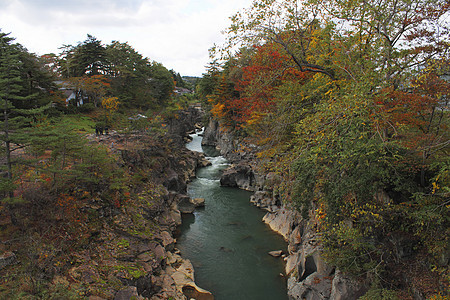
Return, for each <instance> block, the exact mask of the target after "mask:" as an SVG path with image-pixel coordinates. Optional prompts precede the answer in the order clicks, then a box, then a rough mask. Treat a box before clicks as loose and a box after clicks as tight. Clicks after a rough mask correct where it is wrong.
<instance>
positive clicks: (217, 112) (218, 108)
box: [211, 103, 225, 118]
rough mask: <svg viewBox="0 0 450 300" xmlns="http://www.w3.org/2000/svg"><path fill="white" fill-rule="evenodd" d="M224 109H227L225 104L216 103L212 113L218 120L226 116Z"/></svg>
mask: <svg viewBox="0 0 450 300" xmlns="http://www.w3.org/2000/svg"><path fill="white" fill-rule="evenodd" d="M224 109H225V104H222V103H216V104H215V105H214V106H213V108H212V109H211V113H212V114H213V115H214V116H215V117H217V118H221V117H223V114H224Z"/></svg>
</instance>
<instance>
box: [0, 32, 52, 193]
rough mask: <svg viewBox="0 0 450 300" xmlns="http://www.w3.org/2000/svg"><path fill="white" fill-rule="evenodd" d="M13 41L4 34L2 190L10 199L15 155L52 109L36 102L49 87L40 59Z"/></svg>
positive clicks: (0, 45) (0, 66) (0, 42)
mask: <svg viewBox="0 0 450 300" xmlns="http://www.w3.org/2000/svg"><path fill="white" fill-rule="evenodd" d="M13 41H14V39H13V38H11V37H9V34H5V33H2V32H0V101H1V112H2V116H1V119H0V125H1V131H2V133H1V135H0V139H1V141H2V150H3V151H4V152H5V162H4V163H5V168H6V176H5V177H3V176H2V179H1V186H0V191H1V192H2V193H4V194H6V195H7V197H9V198H13V196H14V189H15V186H14V174H13V166H14V164H16V163H17V162H18V158H14V157H13V153H14V152H16V151H17V150H19V149H23V148H24V147H25V146H26V145H27V144H28V143H29V141H30V136H29V134H28V131H29V128H30V125H31V122H32V121H33V117H34V116H35V115H37V114H40V113H42V112H43V110H45V109H46V108H48V105H47V106H40V105H41V104H42V102H41V103H39V102H37V101H36V99H37V98H39V95H40V94H41V93H42V90H44V87H45V86H44V85H43V86H41V83H44V82H47V81H46V80H47V77H44V76H41V75H39V74H41V73H40V72H41V70H40V68H39V65H38V64H37V63H36V61H34V60H35V59H36V57H34V56H32V55H30V54H29V53H28V52H26V50H25V49H24V48H23V47H22V46H20V45H19V44H13V43H12V42H13ZM42 78H44V79H42ZM47 83H48V82H47ZM38 91H39V92H38ZM47 102H48V100H47ZM2 168H3V166H2Z"/></svg>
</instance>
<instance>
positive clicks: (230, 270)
mask: <svg viewBox="0 0 450 300" xmlns="http://www.w3.org/2000/svg"><path fill="white" fill-rule="evenodd" d="M192 136H193V138H194V139H193V141H192V142H190V143H189V144H188V145H187V147H188V148H189V149H191V150H194V151H201V152H204V153H205V155H206V156H207V158H208V159H209V160H210V161H211V162H212V166H209V167H205V168H202V169H200V170H198V172H197V178H196V179H195V180H193V181H192V182H191V183H190V184H189V186H188V194H189V196H191V197H192V198H204V199H205V204H206V205H205V208H202V209H197V210H196V211H195V212H194V214H192V215H184V216H183V225H182V226H181V228H180V236H179V237H178V240H177V247H178V248H179V249H180V251H181V255H182V256H183V257H185V258H188V259H190V260H191V262H192V264H193V265H194V269H195V281H196V283H197V284H198V285H199V286H200V287H202V288H204V289H206V290H209V291H210V292H212V293H213V294H214V296H215V299H217V300H278V299H280V300H282V299H287V298H288V297H287V292H286V281H285V279H284V278H283V277H282V276H281V273H283V271H284V263H283V260H282V258H274V257H272V256H270V255H269V254H268V252H269V251H272V250H284V251H285V250H286V247H287V245H286V243H285V241H284V240H283V238H282V237H281V236H280V235H277V234H275V233H274V232H272V231H271V230H270V228H269V227H268V226H267V225H266V224H264V223H263V222H262V217H263V216H264V211H262V210H260V209H258V208H257V207H255V206H253V205H252V204H251V203H250V202H249V199H250V195H251V193H249V192H247V191H243V190H240V189H237V188H228V187H221V186H220V183H219V179H220V174H221V172H222V171H223V170H224V169H225V168H226V167H227V166H228V163H227V161H226V160H225V159H224V158H223V157H222V156H218V153H217V151H215V149H207V148H205V149H202V147H201V145H200V143H201V137H200V136H198V135H197V134H196V135H192Z"/></svg>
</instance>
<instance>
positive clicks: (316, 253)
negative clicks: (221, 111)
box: [203, 121, 367, 300]
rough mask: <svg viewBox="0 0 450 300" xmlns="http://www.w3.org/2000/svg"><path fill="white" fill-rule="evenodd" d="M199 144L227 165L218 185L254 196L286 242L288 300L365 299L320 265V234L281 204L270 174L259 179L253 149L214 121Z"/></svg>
mask: <svg viewBox="0 0 450 300" xmlns="http://www.w3.org/2000/svg"><path fill="white" fill-rule="evenodd" d="M203 144H205V145H210V146H216V147H217V148H218V149H220V151H221V154H222V155H223V156H225V157H226V158H227V159H228V160H229V161H231V162H232V166H231V167H230V168H229V169H227V170H226V171H225V172H224V174H223V176H222V178H221V181H220V182H221V184H222V185H225V186H234V187H239V188H242V189H245V190H250V191H254V194H253V196H252V197H251V200H250V201H251V202H252V203H254V204H255V205H256V206H258V207H260V208H261V209H264V210H266V211H267V213H266V215H265V216H264V218H263V221H264V222H265V223H267V224H268V225H269V226H270V228H271V229H272V230H274V231H276V232H278V233H279V234H281V235H282V236H283V237H284V238H285V240H286V241H287V242H288V253H287V255H285V256H284V260H285V262H286V267H285V272H286V276H287V278H288V281H287V285H288V296H289V298H290V299H308V300H309V299H311V300H316V299H317V300H322V299H323V300H325V299H358V298H359V297H360V296H362V295H364V294H365V292H366V291H367V286H366V285H364V284H363V283H359V282H355V281H353V280H351V279H349V278H347V277H345V276H344V275H343V274H342V273H341V272H339V270H336V269H335V268H334V267H332V266H329V265H327V264H326V263H325V261H324V260H323V258H322V255H321V248H320V244H319V242H318V240H319V234H320V233H318V232H316V230H315V228H314V225H313V224H311V223H310V222H307V221H305V220H303V219H302V217H301V215H300V214H299V213H298V212H297V211H296V210H295V209H294V208H292V207H290V206H289V204H285V203H282V201H281V200H280V199H279V197H278V195H277V193H276V191H275V190H274V186H275V184H276V183H278V182H279V181H280V180H281V178H279V177H278V176H277V175H276V174H274V173H268V174H259V173H258V168H257V165H258V160H257V158H256V157H255V155H254V153H253V150H255V149H256V146H254V145H251V144H250V145H249V144H243V143H240V142H238V141H237V139H235V138H234V137H233V135H232V133H230V132H229V131H227V130H226V129H224V128H222V127H220V125H219V123H218V122H216V121H210V122H209V124H208V126H207V127H206V129H205V135H204V140H203Z"/></svg>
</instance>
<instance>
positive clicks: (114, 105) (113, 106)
mask: <svg viewBox="0 0 450 300" xmlns="http://www.w3.org/2000/svg"><path fill="white" fill-rule="evenodd" d="M118 99H119V98H117V97H103V98H102V106H103V108H104V109H107V110H109V111H115V110H117V109H118V107H119V104H120V102H119V100H118Z"/></svg>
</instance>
